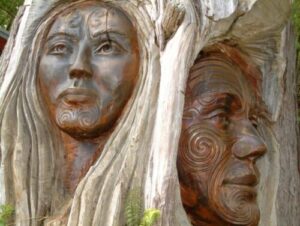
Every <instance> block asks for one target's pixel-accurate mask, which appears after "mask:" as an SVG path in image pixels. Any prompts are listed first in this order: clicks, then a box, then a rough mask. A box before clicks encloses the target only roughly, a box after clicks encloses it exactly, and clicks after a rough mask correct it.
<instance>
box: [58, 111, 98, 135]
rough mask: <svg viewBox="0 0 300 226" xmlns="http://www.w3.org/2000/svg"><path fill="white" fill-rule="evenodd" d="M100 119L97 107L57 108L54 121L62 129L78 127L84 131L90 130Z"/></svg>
mask: <svg viewBox="0 0 300 226" xmlns="http://www.w3.org/2000/svg"><path fill="white" fill-rule="evenodd" d="M99 117H100V110H99V108H98V106H97V105H96V106H90V107H87V108H84V109H83V108H59V109H58V111H57V113H56V121H57V123H58V124H59V126H62V127H73V126H75V127H79V128H80V129H82V130H84V129H86V128H90V127H92V126H93V124H95V123H96V122H97V120H98V119H99Z"/></svg>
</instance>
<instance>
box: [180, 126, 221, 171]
mask: <svg viewBox="0 0 300 226" xmlns="http://www.w3.org/2000/svg"><path fill="white" fill-rule="evenodd" d="M220 137H221V135H220V134H218V133H217V131H215V130H213V129H212V128H209V125H207V126H205V125H202V124H197V125H193V126H191V127H190V128H188V129H187V130H186V131H184V132H183V135H182V136H181V140H180V151H179V159H180V164H181V167H185V168H187V169H188V170H189V171H190V172H199V171H207V170H209V169H210V168H211V167H212V166H213V165H214V163H215V162H218V161H219V159H220V157H221V155H222V153H223V151H224V150H225V145H224V143H223V142H222V140H221V139H220Z"/></svg>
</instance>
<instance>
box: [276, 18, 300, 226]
mask: <svg viewBox="0 0 300 226" xmlns="http://www.w3.org/2000/svg"><path fill="white" fill-rule="evenodd" d="M284 34H285V35H284V39H283V46H284V48H283V55H284V57H285V58H286V60H287V68H286V71H285V73H284V77H283V81H284V83H283V85H284V93H283V105H282V108H281V112H280V116H279V118H278V121H277V122H276V123H275V132H276V136H277V138H278V143H279V148H280V165H279V166H278V167H279V168H280V178H279V187H278V195H277V199H276V210H277V221H278V226H282V225H289V226H298V225H299V222H300V205H299V203H300V174H299V170H298V161H299V158H298V150H297V149H298V147H299V146H298V145H299V142H300V140H299V130H298V127H297V92H296V90H297V87H296V85H297V82H296V81H297V74H296V48H295V43H296V42H295V33H294V30H293V27H292V24H291V23H290V22H289V23H288V25H287V26H286V29H285V30H284ZM298 76H299V75H298Z"/></svg>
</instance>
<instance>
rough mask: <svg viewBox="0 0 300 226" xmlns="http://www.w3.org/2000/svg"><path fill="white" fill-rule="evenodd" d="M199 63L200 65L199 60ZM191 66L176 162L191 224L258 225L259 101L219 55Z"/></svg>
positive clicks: (247, 83)
mask: <svg viewBox="0 0 300 226" xmlns="http://www.w3.org/2000/svg"><path fill="white" fill-rule="evenodd" d="M199 65H200V66H199ZM199 65H197V64H196V65H195V66H194V68H193V69H192V71H191V74H190V78H189V81H188V88H187V93H186V101H185V108H184V115H183V124H182V132H181V138H180V147H179V153H178V160H177V167H178V172H179V180H180V184H181V194H182V201H183V204H184V207H185V209H186V211H187V213H188V215H189V216H190V218H191V220H192V223H193V224H194V225H229V224H228V223H230V225H257V223H258V221H259V209H258V206H257V204H256V188H255V187H256V185H257V183H258V182H259V172H258V170H257V168H256V166H255V160H256V159H257V158H258V157H260V156H261V155H263V154H264V153H265V151H266V147H265V145H264V142H263V141H262V140H261V138H260V137H259V135H258V133H257V131H256V118H257V114H258V111H259V109H260V106H258V105H257V103H256V101H255V98H254V94H253V91H252V90H251V87H250V84H249V82H248V81H247V80H246V79H245V77H244V75H243V74H242V73H241V72H240V70H239V69H238V68H237V67H236V66H234V65H231V64H230V63H229V62H225V61H223V62H222V60H220V59H218V58H215V59H213V58H211V59H209V60H207V61H205V60H202V61H201V62H200V64H199Z"/></svg>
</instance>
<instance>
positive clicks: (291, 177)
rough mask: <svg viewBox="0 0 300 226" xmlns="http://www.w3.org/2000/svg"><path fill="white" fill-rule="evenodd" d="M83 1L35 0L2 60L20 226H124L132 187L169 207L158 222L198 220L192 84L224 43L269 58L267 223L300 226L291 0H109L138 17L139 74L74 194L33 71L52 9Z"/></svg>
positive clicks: (10, 189)
mask: <svg viewBox="0 0 300 226" xmlns="http://www.w3.org/2000/svg"><path fill="white" fill-rule="evenodd" d="M82 2H86V1H84V0H81V1H63V0H61V1H59V0H51V1H50V0H49V1H42V0H28V1H26V2H25V5H24V8H22V9H21V13H19V17H17V18H16V19H15V22H14V25H13V29H12V32H11V36H10V39H9V42H8V45H7V47H6V49H5V51H4V52H3V55H2V58H1V62H0V63H1V67H0V68H1V69H0V73H1V74H0V75H1V80H0V81H1V83H0V84H1V88H0V103H1V106H0V119H1V156H0V157H1V165H0V203H10V204H12V205H13V206H14V207H15V209H16V211H15V217H14V218H15V219H14V221H15V223H16V225H22V226H26V225H69V226H75V225H103V226H105V225H107V226H113V225H114V226H123V225H125V206H126V200H127V198H128V197H130V196H131V194H132V193H133V192H137V194H138V195H137V196H136V197H135V198H136V199H140V200H141V202H142V203H143V207H142V208H143V209H144V210H145V209H149V208H157V209H159V210H160V212H161V217H160V218H159V219H158V221H157V223H156V225H157V226H182V225H187V226H188V225H191V224H190V223H189V220H188V217H187V215H186V213H185V212H184V209H183V206H182V204H181V198H180V193H179V181H178V176H177V169H176V159H177V149H178V141H179V137H180V132H181V131H180V130H181V120H182V111H183V106H184V94H185V88H186V82H187V78H188V75H189V69H190V67H191V66H192V65H193V63H194V60H195V59H196V57H197V56H198V54H199V53H200V51H201V50H202V49H203V48H204V47H207V46H210V45H213V44H215V43H218V42H223V43H224V42H225V43H229V44H230V45H232V46H238V47H239V48H240V49H241V50H242V51H243V52H245V53H246V54H248V55H249V57H251V58H252V60H253V61H254V62H255V63H256V64H257V65H258V66H259V67H260V69H261V71H262V73H263V84H264V85H263V93H264V95H263V96H264V100H265V102H266V104H267V106H268V109H269V111H270V113H271V118H272V119H273V121H275V122H274V133H275V137H277V139H278V143H279V145H277V142H276V140H275V138H274V136H273V132H272V128H271V127H272V126H271V127H270V128H268V129H267V130H265V131H262V133H263V134H264V135H265V137H266V139H267V143H268V146H269V149H270V151H269V152H268V154H267V156H266V158H264V159H263V160H261V162H260V164H259V166H260V170H261V172H262V178H261V179H262V183H261V184H260V186H259V205H260V209H261V213H262V214H261V223H260V225H261V226H266V225H269V226H283V225H289V226H298V225H297V224H298V222H300V219H299V216H300V214H299V206H298V203H299V201H300V200H299V199H300V195H299V191H300V184H299V172H298V171H297V158H296V156H297V137H296V128H297V127H296V99H295V98H296V93H295V90H296V87H295V84H296V82H295V79H296V74H295V64H294V63H293V62H295V53H294V52H293V50H294V46H293V45H292V43H293V41H291V40H293V39H292V37H293V34H292V33H290V26H288V27H287V29H286V32H287V34H288V35H287V36H285V37H283V38H282V37H281V32H282V29H283V27H284V25H285V23H286V20H287V18H288V14H289V3H287V2H284V1H282V0H246V1H245V0H243V1H242V0H230V1H226V2H224V1H223V0H218V1H212V0H194V1H191V0H178V1H169V0H155V1H137V0H128V1H117V0H109V1H102V2H104V4H111V5H113V6H115V7H118V8H120V9H121V10H122V11H124V12H126V14H128V15H129V18H130V19H131V20H132V21H133V22H132V23H133V24H134V26H135V27H136V30H137V36H138V39H139V48H140V52H141V59H140V61H141V62H140V65H141V66H140V75H139V76H140V77H139V80H138V84H137V87H136V88H135V90H134V93H133V96H132V97H131V99H130V100H129V103H128V105H127V107H126V108H125V110H124V111H123V113H122V116H121V118H120V119H119V120H118V125H117V126H116V128H115V129H114V131H113V132H112V134H111V135H110V137H109V139H108V141H107V142H106V144H105V146H104V148H103V150H102V153H101V156H100V158H99V159H97V161H96V162H95V163H94V165H93V166H92V167H91V168H90V169H89V171H88V172H87V174H86V175H85V176H84V177H83V178H82V180H81V181H80V183H79V185H78V187H77V188H76V191H75V193H74V195H72V196H71V197H70V196H67V195H66V194H65V193H64V189H63V185H62V182H61V180H62V179H61V177H60V176H61V170H62V169H63V167H64V166H63V165H61V164H62V162H61V159H63V156H62V153H63V152H59V151H62V145H61V143H59V140H58V139H57V138H54V137H55V131H56V130H55V129H53V128H51V125H52V124H51V122H49V121H50V120H49V118H47V116H46V115H44V112H45V110H44V109H43V108H42V107H41V106H43V104H40V103H39V100H40V97H39V95H40V93H39V90H38V89H37V88H36V84H37V82H36V79H35V77H36V74H37V72H36V70H37V67H38V63H39V57H40V56H39V54H40V52H39V51H40V50H41V49H40V48H42V47H43V41H44V39H43V38H45V37H43V35H45V33H46V32H47V29H48V28H49V26H50V24H52V22H53V18H56V17H57V16H58V15H60V14H62V13H63V11H64V10H68V9H69V8H70V7H74V5H75V6H76V7H78V8H80V4H81V3H82ZM77 4H78V5H77ZM57 13H58V15H57ZM283 42H285V43H286V44H285V45H284V46H286V48H283V49H282V50H284V52H282V54H281V53H280V50H281V49H280V44H281V43H283ZM284 59H287V69H286V70H285V74H284V77H283V79H282V74H281V73H283V71H284V69H285V67H284V66H285V65H284V62H285V61H284ZM29 80H32V82H30V81H29ZM283 81H284V83H282V82H283ZM282 84H283V85H284V88H282ZM28 87H29V88H28ZM292 87H293V88H292ZM31 96H32V98H31ZM282 100H283V101H282ZM278 115H279V117H278ZM12 125H15V126H14V127H13V126H12ZM48 127H49V128H48ZM45 137H47V138H48V137H50V138H51V139H45ZM265 194H268V195H265ZM287 222H288V223H287Z"/></svg>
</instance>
